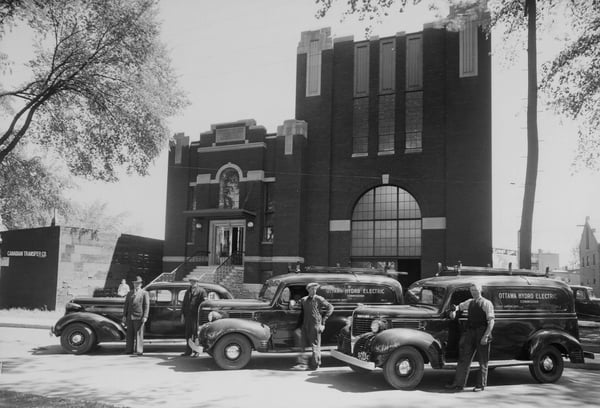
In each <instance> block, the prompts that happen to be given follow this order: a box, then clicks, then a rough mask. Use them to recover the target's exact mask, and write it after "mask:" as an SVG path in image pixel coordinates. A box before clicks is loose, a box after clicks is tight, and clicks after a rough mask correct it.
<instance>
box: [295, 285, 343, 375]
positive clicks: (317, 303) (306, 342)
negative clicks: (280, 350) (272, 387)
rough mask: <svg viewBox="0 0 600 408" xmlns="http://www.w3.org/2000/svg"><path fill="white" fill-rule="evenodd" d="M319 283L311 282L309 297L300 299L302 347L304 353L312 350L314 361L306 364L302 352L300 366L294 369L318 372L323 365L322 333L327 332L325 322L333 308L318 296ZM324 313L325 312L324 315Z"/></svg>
mask: <svg viewBox="0 0 600 408" xmlns="http://www.w3.org/2000/svg"><path fill="white" fill-rule="evenodd" d="M320 286H321V285H319V284H318V283H317V282H311V283H309V284H308V285H306V290H308V296H304V297H303V298H302V299H300V307H301V309H300V320H299V322H298V323H299V325H300V347H301V350H302V351H304V350H305V349H306V347H311V348H312V359H311V362H310V364H309V365H308V366H307V364H306V360H307V358H306V356H305V355H304V353H302V352H301V354H300V356H299V358H298V363H299V364H298V365H296V366H295V367H294V369H297V370H301V369H304V370H306V369H313V370H316V369H318V368H319V366H320V365H321V333H323V331H324V330H325V322H326V321H327V319H328V318H329V316H331V314H332V313H333V306H332V305H331V303H329V302H328V301H327V300H325V298H324V297H323V296H319V295H317V289H318V288H319V287H320ZM322 311H324V312H325V314H324V315H322V314H321V313H322Z"/></svg>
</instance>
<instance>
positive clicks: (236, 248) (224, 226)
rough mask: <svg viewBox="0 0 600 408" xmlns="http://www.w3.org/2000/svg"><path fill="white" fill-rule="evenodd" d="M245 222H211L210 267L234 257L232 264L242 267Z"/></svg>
mask: <svg viewBox="0 0 600 408" xmlns="http://www.w3.org/2000/svg"><path fill="white" fill-rule="evenodd" d="M245 232H246V221H245V220H224V221H211V223H210V235H211V236H210V242H211V250H210V257H209V259H210V265H220V264H221V263H223V262H224V261H225V260H226V259H227V258H229V257H230V256H232V255H236V254H240V256H234V257H233V258H232V262H233V264H234V265H242V263H243V256H241V254H242V253H243V252H244V247H245V236H246V234H245Z"/></svg>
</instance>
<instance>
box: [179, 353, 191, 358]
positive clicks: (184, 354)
mask: <svg viewBox="0 0 600 408" xmlns="http://www.w3.org/2000/svg"><path fill="white" fill-rule="evenodd" d="M191 355H192V353H181V354H180V356H181V357H189V356H191Z"/></svg>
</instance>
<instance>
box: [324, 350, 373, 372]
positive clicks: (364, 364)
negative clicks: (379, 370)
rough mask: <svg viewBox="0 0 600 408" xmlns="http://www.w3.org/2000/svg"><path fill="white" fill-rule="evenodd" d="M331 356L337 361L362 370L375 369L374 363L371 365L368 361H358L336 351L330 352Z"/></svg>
mask: <svg viewBox="0 0 600 408" xmlns="http://www.w3.org/2000/svg"><path fill="white" fill-rule="evenodd" d="M331 356H332V357H334V358H336V359H338V360H341V361H343V362H344V363H346V364H350V365H353V366H356V367H360V368H364V369H365V370H371V371H373V370H375V369H376V367H375V363H372V362H370V361H363V360H359V359H358V358H356V357H352V356H349V355H348V354H344V353H341V352H339V351H337V350H331Z"/></svg>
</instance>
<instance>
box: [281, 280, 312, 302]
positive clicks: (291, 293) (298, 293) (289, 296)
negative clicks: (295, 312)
mask: <svg viewBox="0 0 600 408" xmlns="http://www.w3.org/2000/svg"><path fill="white" fill-rule="evenodd" d="M307 295H308V291H307V290H306V286H305V285H291V286H287V287H286V288H284V289H283V291H282V292H281V297H280V300H281V303H282V304H283V305H287V304H289V303H290V301H291V300H293V301H294V302H296V305H298V302H299V301H300V299H302V298H303V297H304V296H307ZM297 307H299V306H297Z"/></svg>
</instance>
